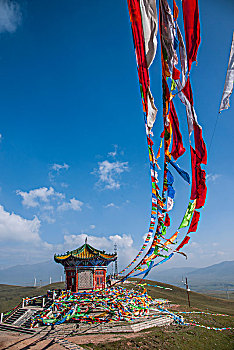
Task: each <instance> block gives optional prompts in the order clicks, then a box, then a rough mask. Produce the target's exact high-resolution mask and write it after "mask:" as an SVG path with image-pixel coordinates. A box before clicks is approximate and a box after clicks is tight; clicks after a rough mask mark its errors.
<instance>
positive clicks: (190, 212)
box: [179, 201, 196, 228]
mask: <svg viewBox="0 0 234 350" xmlns="http://www.w3.org/2000/svg"><path fill="white" fill-rule="evenodd" d="M195 205H196V201H194V202H190V203H189V205H188V208H187V210H186V213H185V214H184V217H183V220H182V222H181V224H180V227H179V228H183V227H187V226H188V225H189V223H190V220H191V218H192V216H193V212H194V209H195Z"/></svg>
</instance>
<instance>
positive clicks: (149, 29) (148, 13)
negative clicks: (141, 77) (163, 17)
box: [140, 0, 158, 68]
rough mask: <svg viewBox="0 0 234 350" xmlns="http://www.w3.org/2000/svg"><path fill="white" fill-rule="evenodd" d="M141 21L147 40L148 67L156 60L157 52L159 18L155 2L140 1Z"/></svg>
mask: <svg viewBox="0 0 234 350" xmlns="http://www.w3.org/2000/svg"><path fill="white" fill-rule="evenodd" d="M140 7H141V20H142V26H143V31H144V39H145V54H146V62H147V67H148V68H149V66H150V65H151V63H152V62H153V60H154V57H155V54H156V50H157V37H156V35H157V32H158V18H157V9H156V2H155V0H140Z"/></svg>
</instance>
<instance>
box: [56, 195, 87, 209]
mask: <svg viewBox="0 0 234 350" xmlns="http://www.w3.org/2000/svg"><path fill="white" fill-rule="evenodd" d="M83 204H84V203H83V202H81V201H79V200H78V199H75V198H72V199H70V201H69V202H64V203H62V204H61V205H59V206H58V210H60V211H65V210H70V209H71V210H75V211H81V207H82V205H83Z"/></svg>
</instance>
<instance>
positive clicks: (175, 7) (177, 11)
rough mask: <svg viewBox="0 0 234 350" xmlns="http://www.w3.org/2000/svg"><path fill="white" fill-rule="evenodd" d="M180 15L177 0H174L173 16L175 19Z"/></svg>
mask: <svg viewBox="0 0 234 350" xmlns="http://www.w3.org/2000/svg"><path fill="white" fill-rule="evenodd" d="M178 15H179V9H178V7H177V5H176V2H175V0H173V17H174V20H175V21H176V20H177V18H178Z"/></svg>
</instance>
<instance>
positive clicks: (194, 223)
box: [187, 210, 200, 234]
mask: <svg viewBox="0 0 234 350" xmlns="http://www.w3.org/2000/svg"><path fill="white" fill-rule="evenodd" d="M199 220H200V213H199V211H196V210H195V211H194V213H193V218H192V221H191V224H190V226H189V230H188V232H187V234H188V233H189V232H196V231H197V225H198V222H199Z"/></svg>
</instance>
